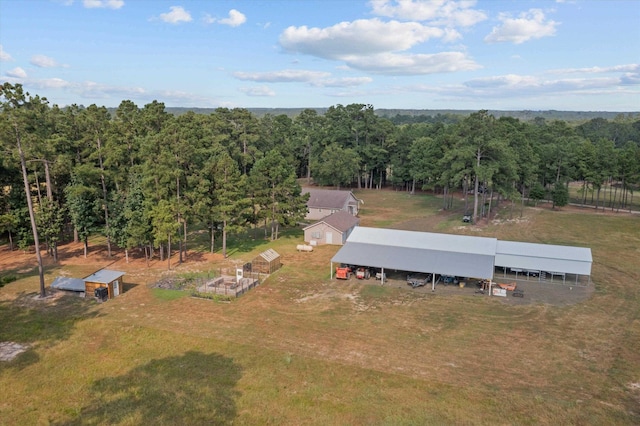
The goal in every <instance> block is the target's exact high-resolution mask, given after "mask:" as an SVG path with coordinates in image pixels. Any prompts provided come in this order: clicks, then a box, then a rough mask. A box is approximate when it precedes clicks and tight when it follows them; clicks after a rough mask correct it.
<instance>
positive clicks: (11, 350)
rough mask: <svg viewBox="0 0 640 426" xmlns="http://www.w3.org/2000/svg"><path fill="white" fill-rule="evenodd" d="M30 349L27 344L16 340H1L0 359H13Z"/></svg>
mask: <svg viewBox="0 0 640 426" xmlns="http://www.w3.org/2000/svg"><path fill="white" fill-rule="evenodd" d="M27 349H29V346H27V345H21V344H20V343H15V342H0V361H11V360H13V359H14V358H16V357H17V356H18V355H20V354H21V353H23V352H26V351H27Z"/></svg>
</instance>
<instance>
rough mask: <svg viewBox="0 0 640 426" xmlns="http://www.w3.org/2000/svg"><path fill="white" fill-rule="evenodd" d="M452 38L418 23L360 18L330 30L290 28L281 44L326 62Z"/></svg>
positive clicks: (303, 27) (404, 48)
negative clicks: (326, 60)
mask: <svg viewBox="0 0 640 426" xmlns="http://www.w3.org/2000/svg"><path fill="white" fill-rule="evenodd" d="M445 36H446V37H448V38H451V37H452V35H451V32H447V31H445V30H443V29H440V28H435V27H428V26H424V25H422V24H419V23H417V22H398V21H390V22H382V21H381V20H379V19H377V18H375V19H359V20H356V21H353V22H341V23H339V24H336V25H334V26H332V27H327V28H308V27H306V26H302V27H293V26H292V27H289V28H287V29H285V30H284V32H283V33H282V34H281V35H280V39H279V41H280V45H281V46H282V47H283V48H284V49H285V50H287V51H289V52H297V53H305V54H309V55H313V56H318V57H321V58H325V59H343V58H344V57H345V56H351V55H367V54H376V53H382V52H389V51H402V50H407V49H409V48H411V47H412V46H414V45H416V44H418V43H422V42H424V41H427V40H429V39H431V38H443V37H445Z"/></svg>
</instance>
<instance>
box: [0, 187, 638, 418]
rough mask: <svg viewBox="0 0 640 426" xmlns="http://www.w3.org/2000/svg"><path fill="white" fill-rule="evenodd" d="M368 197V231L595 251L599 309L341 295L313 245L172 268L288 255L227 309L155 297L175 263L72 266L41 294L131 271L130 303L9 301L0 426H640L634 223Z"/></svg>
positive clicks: (3, 319) (590, 304) (323, 254)
mask: <svg viewBox="0 0 640 426" xmlns="http://www.w3.org/2000/svg"><path fill="white" fill-rule="evenodd" d="M356 195H357V196H359V197H360V198H362V199H363V200H364V201H365V204H364V206H363V207H364V208H363V210H362V214H361V219H362V225H365V226H385V227H394V228H400V229H414V230H422V231H435V232H450V233H460V234H467V235H479V236H493V237H498V238H502V239H509V240H521V241H531V242H540V243H551V244H563V245H579V246H586V247H591V249H592V253H593V257H594V264H593V275H592V281H593V283H592V284H591V285H594V286H595V291H594V292H593V296H592V297H591V298H590V299H588V300H587V301H585V302H582V303H580V304H576V305H570V306H561V307H560V306H554V305H542V304H529V305H514V304H509V303H506V302H505V301H504V300H499V299H500V298H490V297H472V296H446V295H442V294H438V292H437V291H436V292H435V293H430V292H422V293H417V292H412V291H411V290H410V289H409V288H406V289H404V288H392V287H382V286H380V285H379V284H376V283H375V281H374V280H371V281H356V280H352V281H349V282H344V281H341V282H337V281H335V280H334V281H331V280H330V279H329V275H330V266H329V259H330V258H331V257H332V256H333V254H335V252H336V251H337V247H327V246H324V247H318V248H316V250H315V251H314V252H312V253H298V252H296V250H295V246H296V244H298V243H300V242H301V241H302V232H301V231H296V232H288V233H286V234H285V235H284V236H283V237H282V238H281V239H280V240H278V241H276V242H269V241H262V240H260V241H255V242H252V243H243V244H240V245H235V246H234V247H233V248H232V250H231V253H232V256H231V259H229V260H227V261H226V262H221V261H220V260H219V259H217V258H215V257H211V256H207V255H205V254H204V253H197V252H192V253H190V258H189V260H188V261H187V262H186V263H184V264H183V265H180V266H177V262H175V261H174V263H175V264H176V266H175V268H174V273H183V272H187V271H188V272H191V273H193V272H198V271H210V270H216V269H217V268H219V267H220V266H221V265H223V264H224V265H238V264H241V262H245V261H249V260H251V258H252V257H253V256H254V255H255V254H257V253H259V252H260V251H262V250H264V249H266V248H274V249H275V250H277V251H278V252H279V253H281V254H282V257H283V263H284V266H283V268H282V269H281V270H279V271H278V272H277V273H275V274H273V275H272V276H271V277H270V278H269V279H268V280H267V281H265V282H264V283H262V284H261V285H260V286H259V287H257V288H255V289H253V290H251V291H250V292H249V293H247V294H245V295H244V296H242V297H241V298H239V299H237V300H235V301H233V302H231V303H222V302H216V301H211V300H203V299H195V298H192V297H189V296H188V295H186V294H184V293H176V292H173V291H171V290H158V289H153V288H151V287H150V284H151V283H153V282H155V281H156V280H157V279H159V278H160V277H163V276H165V275H166V274H167V272H166V263H160V262H155V263H153V264H152V265H151V267H150V268H147V267H146V266H144V265H143V264H142V263H140V262H138V263H136V264H133V263H132V264H129V265H127V264H126V263H125V262H124V260H123V259H122V255H121V254H118V256H117V258H116V261H115V263H113V262H114V260H113V259H107V258H105V256H104V255H96V254H94V255H93V256H90V257H89V259H88V260H87V261H86V262H85V261H83V260H82V259H79V260H78V259H75V260H74V261H65V260H63V261H62V262H61V264H60V265H50V266H48V267H47V282H50V281H51V280H52V279H53V278H54V277H56V276H58V275H61V274H66V275H77V276H84V275H86V274H88V273H90V272H93V271H94V270H95V269H98V268H100V267H103V266H107V265H109V267H110V268H113V269H119V270H123V271H126V272H127V275H126V276H125V280H126V282H127V284H128V285H127V286H126V287H125V290H127V291H126V292H125V293H124V294H123V295H122V296H121V297H118V298H116V299H113V300H110V301H108V302H107V303H103V304H97V303H95V302H93V301H88V300H87V301H85V300H81V299H77V298H72V297H62V298H55V299H50V300H48V301H46V302H43V301H35V300H34V299H33V296H34V295H35V294H37V286H38V284H37V283H38V281H37V277H34V276H33V275H30V273H27V275H28V276H26V277H25V278H22V279H20V280H18V281H15V282H13V283H10V284H7V285H5V286H4V287H2V288H0V342H3V341H12V342H18V343H22V344H27V345H29V347H30V348H29V349H28V350H27V351H26V352H25V353H23V354H21V355H20V356H18V357H17V358H16V359H15V360H13V361H10V362H0V390H1V392H2V395H0V424H6V425H18V424H20V425H22V424H24V425H31V424H33V425H35V424H65V425H66V424H122V425H141V424H144V425H147V424H154V425H159V424H185V425H186V424H189V425H190V424H231V423H233V424H260V425H262V424H277V425H300V424H308V425H344V424H354V425H371V424H383V425H385V424H386V425H403V424H406V425H418V424H419V425H423V424H433V425H441V424H465V425H474V424H478V425H480V424H492V425H493V424H505V425H506V424H509V425H511V424H531V425H538V424H549V425H558V424H602V425H605V424H606V425H611V424H621V425H623V424H638V423H640V315H639V313H640V291H639V286H640V216H638V215H635V216H631V215H629V214H617V215H612V214H595V213H594V211H593V210H592V209H587V210H585V211H581V210H578V209H568V208H567V209H562V210H559V211H552V210H550V209H549V208H548V207H546V206H544V207H540V208H527V209H525V210H524V212H523V216H522V217H520V210H519V208H518V207H517V206H516V208H514V210H513V215H512V216H511V212H510V209H509V208H506V207H505V208H504V209H501V210H500V212H499V215H498V220H496V221H492V222H489V223H485V224H483V225H482V226H480V227H471V226H465V225H463V224H462V222H461V220H460V219H461V214H462V211H463V207H462V201H461V200H460V199H456V200H455V211H449V212H441V211H439V209H440V207H441V204H442V201H441V200H440V199H439V198H436V197H433V196H429V195H414V196H411V195H409V194H407V193H404V192H394V191H360V192H358V193H357V194H356ZM258 235H260V234H258ZM205 245H206V244H203V245H202V246H203V247H204V246H205ZM194 247H195V248H197V247H199V246H194ZM94 250H95V248H94ZM2 253H3V254H6V253H7V252H6V247H5V248H3V252H2ZM69 255H70V254H69ZM78 255H80V254H79V253H78ZM9 265H10V267H11V268H12V269H11V271H13V272H16V273H20V271H23V272H24V271H30V266H32V265H27V264H18V263H17V262H13V263H9ZM11 271H10V272H11ZM5 272H7V271H3V272H2V273H5ZM83 274H84V275H83Z"/></svg>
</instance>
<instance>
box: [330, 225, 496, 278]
mask: <svg viewBox="0 0 640 426" xmlns="http://www.w3.org/2000/svg"><path fill="white" fill-rule="evenodd" d="M496 243H497V240H496V239H495V238H486V237H469V236H463V235H450V234H438V233H431V232H415V231H403V230H396V229H380V228H368V227H363V226H358V227H356V228H355V229H354V230H353V232H352V233H351V235H350V236H349V238H348V239H347V243H346V244H345V245H344V246H343V247H342V248H341V249H340V250H339V251H338V253H336V254H335V256H333V258H332V259H331V262H335V263H346V264H352V265H360V266H369V267H376V268H385V269H397V270H402V271H411V272H424V273H434V274H441V275H456V276H465V277H476V278H486V279H490V278H491V277H492V276H493V269H494V266H493V261H494V258H495V250H496Z"/></svg>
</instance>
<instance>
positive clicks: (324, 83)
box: [311, 77, 373, 87]
mask: <svg viewBox="0 0 640 426" xmlns="http://www.w3.org/2000/svg"><path fill="white" fill-rule="evenodd" d="M372 81H373V79H372V78H371V77H343V78H329V79H324V80H318V81H314V82H311V85H312V86H315V87H354V86H362V85H363V84H369V83H371V82H372Z"/></svg>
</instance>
